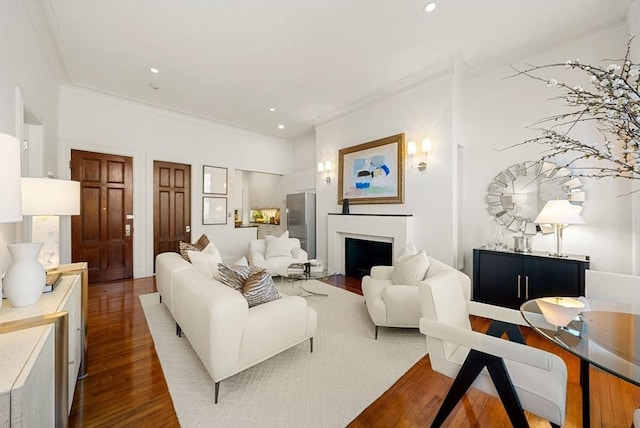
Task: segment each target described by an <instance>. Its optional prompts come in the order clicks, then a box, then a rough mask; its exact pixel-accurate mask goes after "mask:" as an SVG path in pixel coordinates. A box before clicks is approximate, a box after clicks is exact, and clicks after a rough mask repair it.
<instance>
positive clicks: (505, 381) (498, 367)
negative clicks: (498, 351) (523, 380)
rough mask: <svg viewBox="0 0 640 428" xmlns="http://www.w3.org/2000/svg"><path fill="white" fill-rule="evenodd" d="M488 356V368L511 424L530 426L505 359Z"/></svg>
mask: <svg viewBox="0 0 640 428" xmlns="http://www.w3.org/2000/svg"><path fill="white" fill-rule="evenodd" d="M487 357H488V361H487V362H486V365H487V370H488V371H489V375H491V380H492V381H493V384H494V385H495V387H496V390H497V391H498V395H499V396H500V400H501V401H502V404H503V405H504V408H505V410H506V411H507V415H508V416H509V420H510V421H511V425H513V426H514V427H528V426H529V423H528V422H527V418H526V417H525V416H524V410H522V405H521V404H520V399H519V398H518V394H517V393H516V388H515V387H514V386H513V383H512V382H511V378H510V377H509V373H508V372H507V366H505V364H504V360H503V359H502V358H498V357H496V356H493V355H492V356H487Z"/></svg>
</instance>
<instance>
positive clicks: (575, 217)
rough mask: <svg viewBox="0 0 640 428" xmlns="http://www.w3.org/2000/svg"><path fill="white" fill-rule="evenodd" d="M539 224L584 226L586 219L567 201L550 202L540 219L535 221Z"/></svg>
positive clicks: (541, 213) (543, 209) (539, 215)
mask: <svg viewBox="0 0 640 428" xmlns="http://www.w3.org/2000/svg"><path fill="white" fill-rule="evenodd" d="M534 223H538V224H584V219H583V218H582V216H580V214H579V213H578V210H576V209H575V206H574V205H572V204H571V203H570V202H569V201H567V200H566V199H559V200H554V201H548V202H547V203H546V204H545V205H544V208H542V211H540V214H538V217H536V219H535V220H534Z"/></svg>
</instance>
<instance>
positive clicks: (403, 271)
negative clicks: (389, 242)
mask: <svg viewBox="0 0 640 428" xmlns="http://www.w3.org/2000/svg"><path fill="white" fill-rule="evenodd" d="M428 269H429V257H427V253H425V251H424V250H420V251H418V252H417V253H416V254H413V255H410V256H404V257H399V258H397V259H396V261H395V263H394V265H393V272H392V273H391V282H392V283H393V284H396V285H416V284H417V283H419V282H420V281H422V280H423V279H424V276H425V275H426V274H427V270H428Z"/></svg>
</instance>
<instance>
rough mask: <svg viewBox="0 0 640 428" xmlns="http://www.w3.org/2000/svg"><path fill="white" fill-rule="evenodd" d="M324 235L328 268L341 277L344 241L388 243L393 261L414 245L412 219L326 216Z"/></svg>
mask: <svg viewBox="0 0 640 428" xmlns="http://www.w3.org/2000/svg"><path fill="white" fill-rule="evenodd" d="M327 232H328V233H327V235H328V246H327V258H328V260H327V262H328V265H329V266H331V267H334V268H335V269H336V270H337V271H338V273H339V274H343V275H344V272H345V269H344V259H345V257H344V256H345V255H344V240H345V238H356V239H365V240H370V241H381V242H390V243H391V244H392V254H393V258H396V257H397V256H398V254H399V253H400V251H402V249H403V248H404V247H406V246H407V244H409V243H411V242H413V216H411V215H393V214H388V215H376V214H347V215H342V214H329V217H328V221H327Z"/></svg>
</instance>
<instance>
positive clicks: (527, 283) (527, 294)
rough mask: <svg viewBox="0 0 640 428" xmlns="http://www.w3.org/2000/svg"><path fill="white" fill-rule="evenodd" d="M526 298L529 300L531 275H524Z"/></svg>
mask: <svg viewBox="0 0 640 428" xmlns="http://www.w3.org/2000/svg"><path fill="white" fill-rule="evenodd" d="M524 292H525V299H527V300H529V276H525V277H524Z"/></svg>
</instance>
